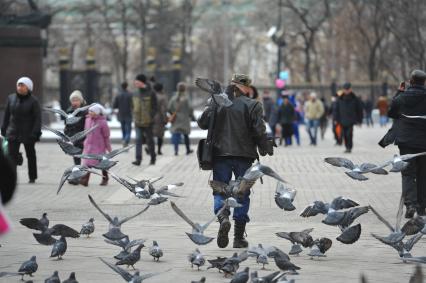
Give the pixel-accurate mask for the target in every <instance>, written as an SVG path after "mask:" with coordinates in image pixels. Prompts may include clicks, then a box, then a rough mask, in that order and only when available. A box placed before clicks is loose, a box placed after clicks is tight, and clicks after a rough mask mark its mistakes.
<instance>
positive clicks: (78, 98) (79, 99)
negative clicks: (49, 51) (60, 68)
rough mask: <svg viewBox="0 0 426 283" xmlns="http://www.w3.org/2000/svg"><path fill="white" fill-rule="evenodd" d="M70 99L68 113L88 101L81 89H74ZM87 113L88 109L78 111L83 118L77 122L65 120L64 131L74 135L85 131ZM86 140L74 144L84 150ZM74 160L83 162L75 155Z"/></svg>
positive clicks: (77, 163)
mask: <svg viewBox="0 0 426 283" xmlns="http://www.w3.org/2000/svg"><path fill="white" fill-rule="evenodd" d="M69 100H70V103H71V105H70V107H68V109H67V110H66V112H67V113H72V112H74V110H75V109H77V108H80V107H83V106H85V105H86V101H85V100H84V97H83V94H82V93H81V91H79V90H74V91H73V92H72V93H71V95H70V97H69ZM86 115H87V111H81V112H78V113H77V117H83V118H82V119H80V120H79V121H78V122H77V123H75V124H66V123H65V122H64V123H65V128H64V133H65V134H66V135H67V136H69V137H72V136H73V135H75V134H77V133H79V132H81V131H84V123H85V119H84V118H85V117H86ZM84 140H85V138H82V139H80V140H78V141H77V142H76V143H74V146H75V147H78V148H80V149H81V150H83V144H84ZM73 160H74V164H75V165H80V164H81V159H80V158H78V157H73ZM68 183H69V184H71V185H78V184H79V182H78V181H68Z"/></svg>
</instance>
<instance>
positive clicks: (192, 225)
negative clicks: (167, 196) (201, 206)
mask: <svg viewBox="0 0 426 283" xmlns="http://www.w3.org/2000/svg"><path fill="white" fill-rule="evenodd" d="M170 205H171V207H172V209H173V210H174V211H175V212H176V213H177V215H179V216H180V217H181V218H182V219H183V220H185V221H186V223H188V224H189V225H191V227H192V228H193V229H194V230H196V231H199V229H200V228H199V227H198V225H195V223H194V222H192V221H191V219H189V218H188V216H186V215H185V213H183V211H182V210H180V208H179V207H177V205H176V204H175V203H174V202H173V201H170Z"/></svg>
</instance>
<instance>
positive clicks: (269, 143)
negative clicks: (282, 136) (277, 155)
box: [258, 137, 277, 156]
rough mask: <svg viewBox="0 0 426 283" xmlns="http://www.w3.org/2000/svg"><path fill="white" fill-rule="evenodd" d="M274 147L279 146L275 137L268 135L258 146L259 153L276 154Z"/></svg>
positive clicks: (262, 154)
mask: <svg viewBox="0 0 426 283" xmlns="http://www.w3.org/2000/svg"><path fill="white" fill-rule="evenodd" d="M274 147H277V144H276V143H275V139H274V138H272V137H268V138H265V139H263V142H262V143H261V144H260V145H259V146H258V148H259V154H260V155H261V156H265V155H266V154H268V155H270V156H272V155H273V154H274Z"/></svg>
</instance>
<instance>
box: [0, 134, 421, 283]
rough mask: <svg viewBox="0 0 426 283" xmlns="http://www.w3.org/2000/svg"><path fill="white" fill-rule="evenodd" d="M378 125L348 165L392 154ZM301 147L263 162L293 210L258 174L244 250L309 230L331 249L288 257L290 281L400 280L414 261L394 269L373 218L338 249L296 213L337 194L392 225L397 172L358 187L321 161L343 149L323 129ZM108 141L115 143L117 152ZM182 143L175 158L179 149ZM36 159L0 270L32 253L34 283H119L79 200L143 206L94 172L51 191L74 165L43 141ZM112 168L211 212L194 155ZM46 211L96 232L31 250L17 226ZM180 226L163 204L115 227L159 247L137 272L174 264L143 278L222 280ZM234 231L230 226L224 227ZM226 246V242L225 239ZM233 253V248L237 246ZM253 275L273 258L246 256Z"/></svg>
mask: <svg viewBox="0 0 426 283" xmlns="http://www.w3.org/2000/svg"><path fill="white" fill-rule="evenodd" d="M385 131H386V129H381V128H373V129H371V128H361V129H360V128H356V129H355V148H354V151H353V153H352V154H350V155H347V157H348V158H350V159H352V160H353V161H355V162H363V161H371V162H380V161H383V160H384V159H387V158H388V157H391V156H392V154H393V153H395V152H397V149H396V148H395V147H392V146H391V147H388V148H386V149H381V148H379V147H378V146H377V145H376V143H377V141H378V140H379V138H380V137H381V136H382V135H383V134H384V133H385ZM301 134H302V146H300V147H298V146H292V147H290V148H284V147H280V148H277V149H276V154H275V155H274V156H273V157H262V158H261V161H262V162H263V163H264V164H266V165H269V166H271V167H272V168H274V169H275V170H276V171H277V172H278V173H279V174H281V175H282V176H283V177H284V178H285V179H286V180H287V181H288V182H289V183H290V184H291V185H292V186H294V188H296V189H297V190H298V192H297V195H296V199H295V206H296V208H297V209H296V210H295V211H293V212H284V211H282V210H280V209H279V208H278V207H277V206H276V204H275V202H274V200H273V196H274V192H275V186H276V182H275V181H274V180H271V179H270V178H266V177H265V178H264V184H263V185H261V184H260V182H258V183H257V184H256V185H255V186H254V188H253V191H252V195H251V210H250V217H251V222H250V223H249V224H248V225H247V234H248V240H249V241H250V244H251V245H256V244H257V243H263V244H271V245H276V246H278V247H279V248H281V249H283V250H284V251H288V250H289V249H290V243H289V242H288V241H286V240H284V239H281V238H278V237H277V236H275V233H276V232H279V231H298V230H302V229H306V228H310V227H312V228H314V231H313V232H312V235H313V236H314V237H323V236H327V237H329V238H331V239H332V240H333V246H332V248H331V249H330V250H329V251H328V253H327V257H326V258H324V259H321V260H311V259H310V258H309V257H307V255H306V253H307V251H304V252H303V253H302V254H301V255H300V256H296V257H292V261H293V262H294V263H295V264H297V265H299V266H301V267H302V270H301V272H300V275H298V276H294V277H292V278H295V279H296V280H297V282H318V281H327V282H336V283H337V282H359V277H360V273H365V274H366V276H367V278H368V279H369V281H370V282H408V278H409V276H410V274H411V273H412V271H413V269H414V265H411V264H402V263H401V261H400V260H399V258H398V256H397V254H396V252H394V251H393V250H392V249H391V248H388V247H386V246H384V245H382V244H380V243H379V242H378V241H377V240H375V239H374V238H372V237H371V235H370V233H371V232H375V233H379V234H383V235H384V234H386V233H388V231H387V230H386V227H385V226H384V225H383V224H381V223H380V222H379V221H378V220H377V218H376V217H375V216H374V215H373V214H371V213H370V214H366V215H363V216H361V217H360V218H359V220H357V221H356V222H355V223H358V222H360V223H362V230H363V232H362V235H361V239H360V240H359V241H358V242H357V243H355V244H354V245H343V244H341V243H340V242H338V241H337V240H335V238H336V237H337V236H338V235H339V229H338V228H336V227H330V226H326V225H324V224H322V223H321V220H322V217H321V216H316V217H313V218H308V219H304V218H301V217H299V216H298V214H299V213H300V211H301V210H302V209H303V208H304V207H305V206H306V205H308V204H309V203H311V202H312V201H313V200H317V199H318V200H324V201H331V200H332V199H333V198H334V197H336V196H339V195H342V196H346V197H350V198H352V199H354V200H356V201H358V202H359V203H360V204H361V205H367V204H371V205H373V206H375V207H376V208H377V209H378V210H379V211H380V212H381V213H382V214H383V215H384V216H385V217H386V218H388V220H389V221H390V222H391V223H394V221H395V214H396V208H397V205H398V201H399V196H400V191H401V187H400V183H401V179H400V175H399V174H393V173H391V174H389V175H388V176H375V175H368V177H369V178H370V180H368V181H365V182H358V181H354V180H351V179H350V178H348V177H347V176H346V175H345V174H344V169H342V168H336V167H333V166H331V165H329V164H326V163H324V162H323V158H324V157H327V156H346V155H343V153H342V152H343V148H342V147H336V146H334V145H333V141H332V138H331V133H330V132H328V134H327V135H326V138H325V140H324V141H320V142H319V145H318V146H317V147H311V146H309V145H308V144H307V140H308V139H307V136H306V132H305V131H304V129H303V128H301ZM118 146H119V145H118V144H116V145H114V146H113V147H118ZM183 149H184V146H183V145H182V146H181V152H183V151H184V150H183ZM37 152H38V161H39V175H40V177H39V179H38V180H37V183H36V184H35V185H29V184H27V183H26V181H27V177H26V164H24V166H23V167H20V168H19V186H18V192H17V195H16V196H15V198H14V200H13V202H12V203H11V204H10V205H9V206H8V207H7V212H8V214H9V215H10V218H11V220H12V222H13V223H14V229H13V231H12V232H11V233H9V234H8V235H6V236H5V237H3V238H1V239H0V243H1V244H2V245H3V247H1V248H0V271H4V270H8V271H9V270H10V271H15V270H17V268H18V267H19V265H20V263H21V262H22V261H24V260H27V259H28V258H29V257H30V256H31V255H37V258H38V262H39V271H38V272H37V273H36V274H35V277H34V279H35V282H42V279H43V280H44V278H47V277H48V276H50V275H51V273H52V272H53V271H54V270H58V271H59V273H60V276H61V278H63V279H64V278H66V277H67V276H68V275H69V273H70V272H71V271H75V272H76V274H77V278H78V279H79V281H80V282H122V281H121V278H120V277H119V276H118V275H117V274H115V273H114V272H113V271H112V270H110V269H109V268H108V267H107V266H105V265H104V264H103V263H102V262H100V261H99V259H98V258H99V257H102V258H105V259H106V260H108V261H110V262H113V263H114V262H115V261H114V260H112V256H113V255H115V254H117V253H118V252H119V250H120V249H119V248H117V247H114V246H110V245H107V244H106V243H104V241H103V238H102V236H101V235H102V233H104V232H105V231H107V227H108V225H107V222H106V220H105V219H104V218H103V217H102V216H101V215H100V214H99V212H98V211H97V210H96V209H95V208H94V207H93V206H92V205H91V204H90V203H89V201H88V199H87V194H91V195H92V196H93V197H94V199H95V200H96V201H97V202H98V204H99V205H100V206H101V207H102V209H104V210H105V211H106V212H108V213H111V214H117V215H118V216H127V215H130V214H132V213H135V212H137V211H138V210H140V209H141V208H143V207H144V205H145V203H146V201H145V200H139V199H137V198H135V197H134V196H133V195H132V194H131V193H130V192H128V191H127V190H126V189H124V188H123V187H121V186H120V185H119V184H117V183H116V182H115V181H114V180H110V184H109V185H108V186H107V187H100V186H99V185H98V184H99V182H100V180H101V179H100V177H99V176H92V177H91V180H90V186H89V187H87V188H84V187H81V186H76V187H75V186H70V185H68V184H66V185H65V186H64V188H63V189H62V191H61V193H60V194H59V195H56V190H57V185H58V183H59V180H60V176H61V174H62V172H63V170H64V169H65V168H66V167H68V166H69V165H70V164H71V163H72V160H71V158H69V157H67V156H64V155H63V153H62V151H61V150H60V149H59V147H58V146H57V145H56V144H53V143H42V144H38V145H37ZM116 159H117V160H118V161H119V164H118V165H117V166H115V167H113V168H112V169H111V170H112V171H113V172H115V173H116V174H118V175H120V176H131V177H135V178H152V177H158V176H164V179H163V180H161V181H159V182H158V184H159V185H161V184H167V183H173V182H180V181H182V182H184V183H185V185H184V186H183V187H180V188H178V189H176V193H178V194H180V195H182V196H183V197H182V198H177V199H174V200H175V201H176V203H177V205H178V206H179V207H180V208H181V209H182V210H183V211H184V212H185V213H187V214H188V215H189V217H190V218H192V219H193V220H194V221H197V222H201V223H203V222H205V221H207V220H208V219H209V218H210V217H211V216H212V196H211V189H210V188H208V185H207V182H208V179H209V178H210V177H211V176H210V172H205V171H200V170H199V169H198V166H197V162H196V157H195V155H194V154H193V155H191V156H186V155H183V154H181V155H179V156H174V155H173V149H172V147H171V146H169V145H167V146H165V148H164V155H163V156H159V157H158V161H157V164H156V165H155V166H148V165H147V163H148V161H149V158H147V157H146V156H144V160H143V162H142V165H141V166H140V167H137V166H133V165H132V164H131V161H133V160H134V149H132V150H131V152H129V153H124V154H122V155H120V156H118V157H117V158H116ZM44 211H47V212H48V214H49V218H50V220H51V223H52V224H56V223H64V224H67V225H69V226H71V227H74V228H75V229H77V230H78V229H80V227H81V224H83V223H85V222H86V221H87V220H88V219H89V218H90V217H94V218H95V225H96V231H95V233H94V235H93V237H91V238H89V239H87V238H85V237H83V238H79V239H69V241H68V251H67V253H66V254H65V256H64V259H63V260H62V261H57V260H52V259H50V258H49V255H50V251H51V247H47V246H42V245H38V244H36V242H35V240H34V238H33V236H32V232H33V231H30V230H29V229H27V228H25V227H23V226H22V225H20V224H19V222H18V221H19V219H20V218H22V217H31V216H33V217H39V216H40V215H41V213H42V212H44ZM190 229H191V228H190V226H189V225H187V224H186V223H185V222H184V221H183V220H182V219H181V218H180V217H179V216H177V215H176V214H175V213H174V212H173V211H172V210H171V209H170V204H169V203H168V202H167V203H163V204H161V205H158V206H155V207H151V208H150V209H148V210H147V211H146V212H145V213H144V214H142V215H140V216H138V217H137V218H135V219H133V220H131V221H129V222H128V223H126V224H124V225H123V231H124V232H126V233H127V234H129V236H130V237H131V238H132V239H134V238H144V239H147V246H148V247H149V246H150V245H151V244H152V240H157V241H158V242H159V244H160V246H161V247H162V248H163V249H164V257H163V258H161V260H160V262H159V263H155V262H153V260H152V258H151V257H150V256H149V255H148V248H147V247H146V248H144V249H143V250H142V258H141V261H140V262H138V263H137V264H136V267H137V268H138V269H140V270H141V272H153V271H155V272H161V271H164V270H167V269H169V268H172V270H171V271H169V272H167V273H164V274H162V275H160V276H158V277H153V278H151V279H149V280H147V282H172V281H174V282H176V283H178V282H190V281H191V280H198V279H200V278H201V277H202V276H206V277H207V282H229V281H230V280H229V279H225V278H223V275H222V274H220V273H218V272H217V271H216V270H212V269H210V270H206V266H203V267H202V268H201V269H202V271H196V269H193V270H192V269H191V268H190V264H189V263H188V261H187V255H188V254H190V253H191V252H192V251H193V250H194V249H195V247H196V246H195V245H194V244H193V243H192V242H191V241H190V240H189V239H188V237H187V236H186V234H185V232H190ZM217 229H218V223H213V224H212V225H211V226H210V227H209V228H208V229H207V231H206V235H209V236H212V237H215V236H216V232H217ZM231 233H232V230H231ZM425 243H426V240H425V239H422V240H421V241H420V242H419V243H418V246H417V247H418V248H417V249H416V250H415V251H414V252H413V253H414V254H415V255H417V256H424V250H425V249H424V247H425ZM231 244H232V237H231ZM200 250H201V251H202V252H203V253H204V254H205V255H206V257H207V258H214V257H216V256H230V255H232V253H233V252H234V251H237V250H235V249H232V248H230V247H228V248H226V249H222V250H221V249H218V248H217V247H216V244H215V241H213V242H212V243H211V244H209V245H206V246H201V247H200ZM238 251H240V250H238ZM242 266H243V267H244V266H249V267H250V268H251V269H253V270H258V271H259V273H260V274H261V275H264V274H267V273H268V272H271V271H275V270H277V268H276V267H275V264H274V263H273V261H270V264H269V265H268V266H267V268H268V269H269V271H260V268H261V266H259V265H256V264H255V261H254V260H253V259H249V260H247V261H246V262H244V263H243V264H242ZM0 282H19V278H7V279H0Z"/></svg>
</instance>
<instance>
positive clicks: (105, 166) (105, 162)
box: [74, 145, 134, 170]
mask: <svg viewBox="0 0 426 283" xmlns="http://www.w3.org/2000/svg"><path fill="white" fill-rule="evenodd" d="M132 147H134V145H129V146H127V147H124V148H119V149H114V150H113V151H111V152H108V153H104V154H77V155H74V157H77V158H82V159H94V160H98V161H99V163H98V164H96V165H93V166H92V167H93V168H96V169H99V170H109V169H110V168H111V167H113V166H115V165H116V164H117V163H118V161H114V160H111V159H112V158H114V157H115V156H117V155H119V154H120V153H123V152H127V151H129V149H131V148H132Z"/></svg>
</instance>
